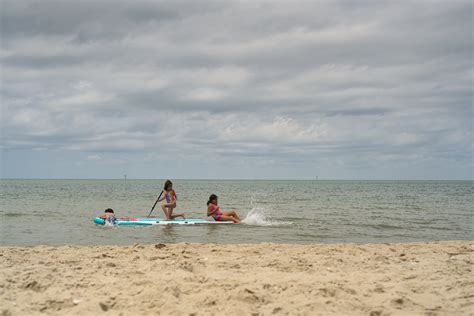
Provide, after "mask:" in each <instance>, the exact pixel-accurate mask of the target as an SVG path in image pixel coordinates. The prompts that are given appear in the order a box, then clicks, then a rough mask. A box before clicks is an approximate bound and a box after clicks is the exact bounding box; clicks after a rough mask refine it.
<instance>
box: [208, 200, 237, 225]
mask: <svg viewBox="0 0 474 316" xmlns="http://www.w3.org/2000/svg"><path fill="white" fill-rule="evenodd" d="M207 216H212V217H213V218H214V220H216V221H223V222H228V221H233V222H234V223H240V218H239V216H237V213H236V212H235V211H232V210H230V211H221V210H220V207H219V206H218V205H217V195H215V194H211V196H210V197H209V201H207Z"/></svg>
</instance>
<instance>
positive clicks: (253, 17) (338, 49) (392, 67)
mask: <svg viewBox="0 0 474 316" xmlns="http://www.w3.org/2000/svg"><path fill="white" fill-rule="evenodd" d="M1 4H2V10H1V11H2V13H1V14H2V16H1V36H2V38H1V47H2V52H1V55H0V58H1V67H2V68H1V91H0V92H1V98H2V111H1V123H2V129H1V133H2V135H1V136H2V137H1V143H0V146H1V149H2V176H3V177H79V178H82V177H99V178H100V177H117V176H119V177H120V176H121V174H122V173H123V172H128V173H129V174H131V175H129V177H137V178H154V177H158V178H161V177H173V178H176V177H181V178H208V177H217V178H241V177H243V178H310V179H312V178H314V177H316V176H319V177H320V178H369V179H371V178H394V179H397V178H418V179H450V178H451V179H472V166H473V160H472V159H473V158H472V151H473V138H472V120H473V119H472V118H473V105H472V104H473V103H472V101H473V100H472V93H473V92H472V78H473V65H472V53H473V49H472V48H473V47H472V12H473V11H472V3H471V2H470V1H403V2H397V1H384V2H377V1H357V2H356V3H355V2H352V1H298V2H289V1H288V2H285V1H277V2H274V1H253V2H250V1H249V2H245V1H244V2H237V1H235V2H222V1H200V2H195V1H133V2H130V1H101V2H96V1H49V0H48V1H8V0H7V1H2V3H1ZM71 168H72V169H73V171H71ZM151 170H153V171H151Z"/></svg>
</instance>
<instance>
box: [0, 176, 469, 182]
mask: <svg viewBox="0 0 474 316" xmlns="http://www.w3.org/2000/svg"><path fill="white" fill-rule="evenodd" d="M167 179H171V180H175V181H180V180H185V181H313V182H317V181H320V182H323V181H348V182H350V181H374V182H378V181H392V182H397V181H400V182H419V181H423V182H453V181H455V182H474V179H383V178H380V179H362V178H361V179H344V178H324V179H320V178H314V179H311V178H305V179H292V178H173V177H168V178H126V179H124V178H9V177H8V178H2V177H0V180H101V181H157V180H160V181H163V180H167Z"/></svg>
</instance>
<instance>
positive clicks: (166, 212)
mask: <svg viewBox="0 0 474 316" xmlns="http://www.w3.org/2000/svg"><path fill="white" fill-rule="evenodd" d="M161 209H162V210H163V213H165V218H166V219H169V218H168V209H167V208H166V205H165V204H163V205H162V206H161Z"/></svg>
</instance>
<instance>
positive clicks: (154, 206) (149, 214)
mask: <svg viewBox="0 0 474 316" xmlns="http://www.w3.org/2000/svg"><path fill="white" fill-rule="evenodd" d="M162 194H163V191H161V193H160V195H158V198H157V199H156V202H155V204H153V207H152V208H151V211H150V214H148V217H150V215H151V212H153V210H154V209H155V206H156V203H158V200H159V199H160V197H161V195H162Z"/></svg>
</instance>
